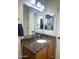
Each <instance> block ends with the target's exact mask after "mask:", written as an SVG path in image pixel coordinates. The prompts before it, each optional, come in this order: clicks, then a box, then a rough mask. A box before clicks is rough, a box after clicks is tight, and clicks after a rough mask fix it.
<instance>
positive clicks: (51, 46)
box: [48, 43, 55, 59]
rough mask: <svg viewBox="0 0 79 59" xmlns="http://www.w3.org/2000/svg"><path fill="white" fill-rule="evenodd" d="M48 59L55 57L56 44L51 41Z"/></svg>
mask: <svg viewBox="0 0 79 59" xmlns="http://www.w3.org/2000/svg"><path fill="white" fill-rule="evenodd" d="M48 59H55V44H54V43H50V44H49V46H48Z"/></svg>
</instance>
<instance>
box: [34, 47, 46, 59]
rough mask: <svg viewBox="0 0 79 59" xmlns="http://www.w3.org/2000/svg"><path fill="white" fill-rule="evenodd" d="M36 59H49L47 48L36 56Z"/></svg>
mask: <svg viewBox="0 0 79 59" xmlns="http://www.w3.org/2000/svg"><path fill="white" fill-rule="evenodd" d="M36 59H47V47H45V48H44V49H42V50H41V51H39V52H38V53H37V54H36Z"/></svg>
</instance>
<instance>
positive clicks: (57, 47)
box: [56, 8, 60, 59]
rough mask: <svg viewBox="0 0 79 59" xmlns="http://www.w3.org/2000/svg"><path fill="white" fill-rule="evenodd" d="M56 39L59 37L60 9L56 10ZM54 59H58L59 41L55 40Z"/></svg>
mask: <svg viewBox="0 0 79 59" xmlns="http://www.w3.org/2000/svg"><path fill="white" fill-rule="evenodd" d="M56 28H57V30H56V32H57V34H56V35H57V37H60V8H58V12H57V27H56ZM56 43H57V44H56V59H60V39H56Z"/></svg>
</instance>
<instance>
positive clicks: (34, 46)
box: [22, 37, 55, 54]
mask: <svg viewBox="0 0 79 59" xmlns="http://www.w3.org/2000/svg"><path fill="white" fill-rule="evenodd" d="M43 39H44V40H46V41H47V42H46V43H37V42H36V40H39V38H32V39H25V41H23V42H22V45H23V46H24V47H25V48H27V49H29V51H31V52H32V53H33V54H35V53H37V52H38V51H40V50H41V49H43V48H44V47H46V46H47V45H48V44H49V43H51V42H54V41H55V38H47V37H45V38H43ZM22 40H23V39H22Z"/></svg>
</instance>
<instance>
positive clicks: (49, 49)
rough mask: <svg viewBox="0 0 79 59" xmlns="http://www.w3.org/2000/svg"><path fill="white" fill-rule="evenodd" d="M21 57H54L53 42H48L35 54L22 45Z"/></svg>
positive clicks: (39, 58)
mask: <svg viewBox="0 0 79 59" xmlns="http://www.w3.org/2000/svg"><path fill="white" fill-rule="evenodd" d="M22 56H28V57H22V59H55V43H54V42H52V43H49V44H48V46H46V47H44V48H43V49H41V50H40V51H38V52H37V53H36V54H32V53H31V52H30V51H29V50H28V49H26V48H25V47H24V46H23V47H22Z"/></svg>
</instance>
